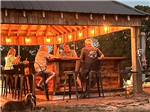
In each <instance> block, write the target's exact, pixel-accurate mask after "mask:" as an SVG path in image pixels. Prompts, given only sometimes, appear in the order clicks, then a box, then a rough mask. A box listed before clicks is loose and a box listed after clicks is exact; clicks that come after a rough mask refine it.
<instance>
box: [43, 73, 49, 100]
mask: <svg viewBox="0 0 150 112" xmlns="http://www.w3.org/2000/svg"><path fill="white" fill-rule="evenodd" d="M42 76H43V77H42V78H43V82H44V91H45V95H46V99H47V100H49V94H48V85H47V84H46V74H44V73H42Z"/></svg>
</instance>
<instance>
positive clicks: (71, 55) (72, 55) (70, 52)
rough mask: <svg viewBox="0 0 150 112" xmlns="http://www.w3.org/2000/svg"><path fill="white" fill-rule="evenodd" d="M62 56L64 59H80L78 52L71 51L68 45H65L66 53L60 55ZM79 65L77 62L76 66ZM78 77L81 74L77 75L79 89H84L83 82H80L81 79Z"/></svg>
mask: <svg viewBox="0 0 150 112" xmlns="http://www.w3.org/2000/svg"><path fill="white" fill-rule="evenodd" d="M60 56H62V57H74V58H78V56H77V53H76V51H75V50H72V49H70V47H69V45H67V44H65V45H64V51H63V52H62V53H61V54H60ZM78 63H79V62H78V60H77V61H76V66H77V64H78ZM75 69H76V67H75ZM75 71H76V70H75ZM78 76H79V74H77V83H78V85H79V87H80V88H81V87H82V86H81V81H80V79H79V77H78Z"/></svg>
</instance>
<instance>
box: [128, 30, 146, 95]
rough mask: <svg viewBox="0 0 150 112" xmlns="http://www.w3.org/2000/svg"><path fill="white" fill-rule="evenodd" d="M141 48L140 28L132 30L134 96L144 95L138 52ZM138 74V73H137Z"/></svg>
mask: <svg viewBox="0 0 150 112" xmlns="http://www.w3.org/2000/svg"><path fill="white" fill-rule="evenodd" d="M139 48H140V37H139V27H132V28H131V54H132V71H133V72H135V73H133V74H132V76H133V92H134V94H138V93H142V91H143V90H142V74H141V68H140V66H139V60H138V59H139V58H138V54H137V50H138V49H139ZM136 72H138V73H136Z"/></svg>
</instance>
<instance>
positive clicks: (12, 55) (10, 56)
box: [4, 48, 20, 70]
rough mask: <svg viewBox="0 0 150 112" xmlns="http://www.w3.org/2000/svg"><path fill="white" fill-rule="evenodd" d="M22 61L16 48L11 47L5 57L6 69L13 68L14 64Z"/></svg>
mask: <svg viewBox="0 0 150 112" xmlns="http://www.w3.org/2000/svg"><path fill="white" fill-rule="evenodd" d="M19 62H20V57H19V56H17V57H16V50H15V49H14V48H10V49H9V51H8V53H7V56H6V57H5V66H4V70H13V69H14V67H13V65H15V64H18V63H19Z"/></svg>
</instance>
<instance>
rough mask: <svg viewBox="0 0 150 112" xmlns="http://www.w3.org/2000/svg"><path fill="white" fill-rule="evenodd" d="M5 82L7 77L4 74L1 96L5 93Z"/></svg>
mask: <svg viewBox="0 0 150 112" xmlns="http://www.w3.org/2000/svg"><path fill="white" fill-rule="evenodd" d="M4 84H5V77H4V76H3V75H2V89H1V96H3V94H4Z"/></svg>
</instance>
